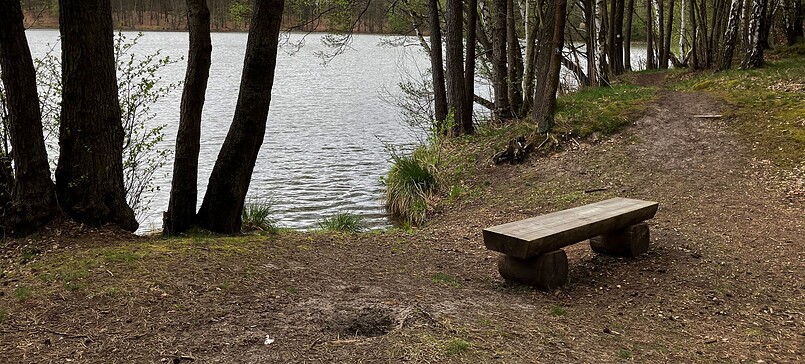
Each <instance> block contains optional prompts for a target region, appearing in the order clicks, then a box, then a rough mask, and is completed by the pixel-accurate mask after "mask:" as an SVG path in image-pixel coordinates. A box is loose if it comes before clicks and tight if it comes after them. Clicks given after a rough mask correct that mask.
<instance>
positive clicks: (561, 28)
mask: <svg viewBox="0 0 805 364" xmlns="http://www.w3.org/2000/svg"><path fill="white" fill-rule="evenodd" d="M555 3H556V5H555V6H556V7H555V8H554V11H553V14H552V16H553V18H554V21H553V39H552V41H551V48H552V49H551V54H550V57H551V59H550V66H549V68H548V72H547V73H546V74H545V76H546V78H547V82H546V83H545V85H546V86H545V89H544V91H543V92H542V96H543V99H542V100H536V103H535V104H534V120H536V121H537V132H539V133H547V132H549V131H550V130H551V129H552V128H553V125H554V111H555V110H556V92H557V91H558V89H559V71H560V70H561V68H562V49H563V48H564V40H565V22H566V20H567V0H558V1H555Z"/></svg>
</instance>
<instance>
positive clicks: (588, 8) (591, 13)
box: [583, 0, 598, 86]
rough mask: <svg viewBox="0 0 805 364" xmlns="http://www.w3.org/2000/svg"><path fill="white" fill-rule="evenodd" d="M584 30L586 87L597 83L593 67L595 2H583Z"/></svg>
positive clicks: (591, 0) (593, 0)
mask: <svg viewBox="0 0 805 364" xmlns="http://www.w3.org/2000/svg"><path fill="white" fill-rule="evenodd" d="M583 4H584V8H583V12H584V29H585V33H586V36H587V37H586V38H585V39H584V41H585V46H584V47H585V56H586V57H587V75H588V77H587V80H588V82H589V84H587V85H586V86H593V84H595V83H596V82H597V81H596V80H597V78H598V77H597V76H596V74H597V73H598V72H596V69H595V66H596V63H595V54H596V39H597V38H596V35H595V4H596V3H595V0H584V2H583Z"/></svg>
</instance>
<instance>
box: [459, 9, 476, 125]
mask: <svg viewBox="0 0 805 364" xmlns="http://www.w3.org/2000/svg"><path fill="white" fill-rule="evenodd" d="M467 10H468V13H467V59H465V61H464V94H465V95H464V96H465V97H466V100H465V101H464V108H465V110H464V115H465V118H464V121H463V122H462V129H463V132H464V133H465V134H472V133H473V132H475V126H474V125H473V124H472V111H473V105H474V102H473V99H474V96H475V48H476V45H477V44H476V41H475V40H476V31H477V29H476V28H477V26H478V1H477V0H469V6H468V8H467Z"/></svg>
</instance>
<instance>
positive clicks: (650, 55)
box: [646, 0, 656, 70]
mask: <svg viewBox="0 0 805 364" xmlns="http://www.w3.org/2000/svg"><path fill="white" fill-rule="evenodd" d="M655 68H656V63H655V61H654V20H653V16H652V11H651V0H646V69H647V70H652V69H655Z"/></svg>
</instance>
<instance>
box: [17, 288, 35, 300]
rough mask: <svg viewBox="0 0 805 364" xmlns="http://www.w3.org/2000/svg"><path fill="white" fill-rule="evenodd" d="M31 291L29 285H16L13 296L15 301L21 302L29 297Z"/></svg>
mask: <svg viewBox="0 0 805 364" xmlns="http://www.w3.org/2000/svg"><path fill="white" fill-rule="evenodd" d="M32 293H33V290H31V287H17V289H15V290H14V297H16V298H17V301H20V302H23V301H25V300H27V299H28V298H31V294H32Z"/></svg>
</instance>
